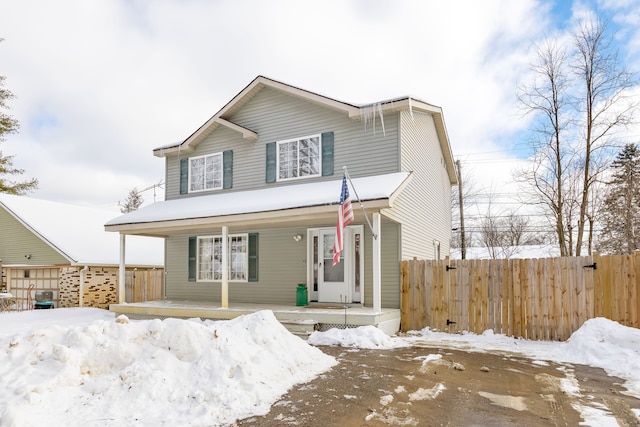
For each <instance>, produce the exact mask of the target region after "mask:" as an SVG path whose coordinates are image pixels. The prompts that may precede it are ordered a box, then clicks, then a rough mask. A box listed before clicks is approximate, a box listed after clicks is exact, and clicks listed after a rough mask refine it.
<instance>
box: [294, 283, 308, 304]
mask: <svg viewBox="0 0 640 427" xmlns="http://www.w3.org/2000/svg"><path fill="white" fill-rule="evenodd" d="M308 301H309V297H308V294H307V285H305V284H304V283H298V288H297V289H296V305H297V306H299V307H300V306H305V305H307V304H308Z"/></svg>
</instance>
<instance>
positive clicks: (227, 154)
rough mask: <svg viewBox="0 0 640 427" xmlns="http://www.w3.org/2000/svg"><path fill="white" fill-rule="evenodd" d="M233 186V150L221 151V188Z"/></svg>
mask: <svg viewBox="0 0 640 427" xmlns="http://www.w3.org/2000/svg"><path fill="white" fill-rule="evenodd" d="M231 187H233V150H226V151H223V152H222V188H231Z"/></svg>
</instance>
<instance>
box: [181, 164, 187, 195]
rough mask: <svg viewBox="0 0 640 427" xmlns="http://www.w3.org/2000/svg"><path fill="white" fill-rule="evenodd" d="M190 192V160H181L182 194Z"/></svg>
mask: <svg viewBox="0 0 640 427" xmlns="http://www.w3.org/2000/svg"><path fill="white" fill-rule="evenodd" d="M188 192H189V159H180V194H187V193H188Z"/></svg>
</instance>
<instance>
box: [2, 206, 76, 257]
mask: <svg viewBox="0 0 640 427" xmlns="http://www.w3.org/2000/svg"><path fill="white" fill-rule="evenodd" d="M0 230H2V235H1V236H0V259H1V260H2V264H4V265H11V264H19V265H22V264H25V265H60V264H62V265H68V264H69V260H68V259H66V258H65V257H63V256H62V255H60V253H59V252H57V251H56V250H54V249H53V248H52V247H51V246H49V245H48V244H47V243H46V242H44V241H43V240H42V239H41V238H40V237H39V236H37V235H36V234H34V233H33V232H31V230H29V229H28V228H27V227H25V226H24V225H22V223H20V221H18V220H17V219H15V217H14V216H13V215H11V214H10V213H8V212H7V211H6V210H5V209H4V208H2V207H0ZM25 255H31V258H30V259H27V258H25Z"/></svg>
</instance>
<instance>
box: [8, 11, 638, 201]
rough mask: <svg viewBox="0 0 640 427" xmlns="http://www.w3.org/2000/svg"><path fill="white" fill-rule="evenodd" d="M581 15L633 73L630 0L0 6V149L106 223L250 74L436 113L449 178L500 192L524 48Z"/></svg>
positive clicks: (517, 150) (41, 193) (60, 196)
mask: <svg viewBox="0 0 640 427" xmlns="http://www.w3.org/2000/svg"><path fill="white" fill-rule="evenodd" d="M588 10H597V11H599V12H600V13H601V14H603V15H605V16H607V17H611V19H612V25H613V26H614V28H615V29H616V31H617V32H616V37H617V38H618V40H619V44H620V53H621V57H622V58H623V59H624V60H625V62H626V64H627V65H628V66H630V67H635V68H636V69H640V32H639V28H640V0H590V1H587V2H580V1H573V2H572V1H557V2H556V1H549V0H546V1H538V0H519V1H512V0H483V1H473V0H468V1H463V0H455V1H447V2H434V1H418V0H416V1H408V0H401V1H383V0H353V1H351V0H344V1H338V0H323V1H296V0H291V1H287V0H276V1H260V0H255V1H253V0H237V1H214V0H184V1H183V0H154V1H142V0H94V1H86V0H59V1H55V2H51V1H47V0H6V1H3V3H2V5H1V6H0V38H3V39H4V41H3V42H2V43H0V75H4V76H5V77H6V81H5V86H6V88H7V89H9V90H11V91H12V92H13V93H14V94H15V95H16V98H15V99H13V100H12V101H11V102H10V106H11V111H10V113H11V114H12V115H13V116H14V117H15V118H16V119H18V120H19V122H20V131H19V133H17V134H14V135H9V136H8V138H7V141H6V142H5V143H4V144H3V145H2V146H1V147H0V149H1V150H2V152H3V154H4V155H8V154H15V155H16V157H15V166H17V167H20V168H23V169H25V170H26V173H25V175H24V178H31V177H36V178H38V179H39V180H40V189H39V190H37V191H36V192H34V193H32V194H31V195H32V196H33V197H38V198H42V199H48V200H55V201H62V202H68V203H75V204H82V205H91V206H95V207H102V208H108V209H114V210H115V211H117V210H118V206H117V204H118V201H123V200H124V199H125V197H126V195H127V193H128V191H129V190H130V189H131V188H133V187H137V188H139V189H140V188H145V187H147V186H150V185H152V184H155V183H159V182H160V181H161V180H162V179H163V176H164V175H163V170H164V162H163V159H160V158H156V157H154V156H153V154H152V150H153V149H154V148H156V147H159V146H162V145H166V144H170V143H173V142H177V141H181V140H183V139H184V138H186V137H187V136H189V135H190V134H191V133H192V132H193V131H194V130H195V129H196V128H198V127H199V126H200V125H201V124H202V123H204V122H205V121H206V120H207V119H208V118H209V117H211V116H212V115H213V114H215V113H216V112H217V111H218V110H219V109H220V108H221V107H222V106H223V105H224V104H225V103H227V102H228V101H229V100H230V99H231V98H232V97H233V96H235V95H236V94H237V93H238V92H240V91H241V90H242V89H243V88H244V86H246V85H247V84H248V83H249V82H251V80H253V79H254V78H255V77H256V76H258V75H264V76H267V77H270V78H273V79H276V80H280V81H282V82H285V83H288V84H292V85H295V86H298V87H301V88H304V89H307V90H310V91H313V92H317V93H320V94H322V95H326V96H329V97H332V98H336V99H339V100H342V101H345V102H350V103H356V104H359V103H371V102H376V101H381V100H384V99H388V98H394V97H398V96H404V95H411V96H415V97H416V98H419V99H421V100H424V101H427V102H429V103H432V104H435V105H438V106H440V107H442V108H443V110H444V114H445V121H446V124H447V128H448V132H449V137H450V140H451V145H452V148H453V152H454V156H455V157H456V158H457V159H460V160H461V161H462V162H463V170H470V171H472V172H473V174H474V175H476V176H478V177H480V178H481V180H482V182H483V186H492V187H500V186H502V185H503V183H504V182H505V180H508V178H509V176H510V169H511V167H512V166H513V165H514V164H515V162H516V160H517V158H518V156H519V155H521V153H522V147H523V144H524V142H525V141H524V140H525V138H526V137H525V133H526V130H527V126H528V122H527V119H526V118H523V117H522V116H521V115H520V113H519V112H518V110H517V108H516V102H515V94H516V88H517V85H518V84H519V83H521V82H522V80H523V79H524V78H526V74H527V69H528V67H527V66H528V64H529V62H530V60H531V49H532V45H533V43H534V42H535V41H537V40H540V39H541V37H543V36H545V35H548V34H551V33H554V32H562V31H566V30H567V29H569V28H570V26H571V20H572V17H574V16H577V15H582V14H584V13H586V11H588ZM635 134H636V135H638V136H639V137H640V131H638V132H635ZM639 139H640V138H639ZM143 196H144V198H145V200H146V202H151V201H153V197H154V195H153V191H147V192H145V193H144V194H143ZM157 197H158V198H161V197H162V193H161V192H159V193H158V194H157Z"/></svg>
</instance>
